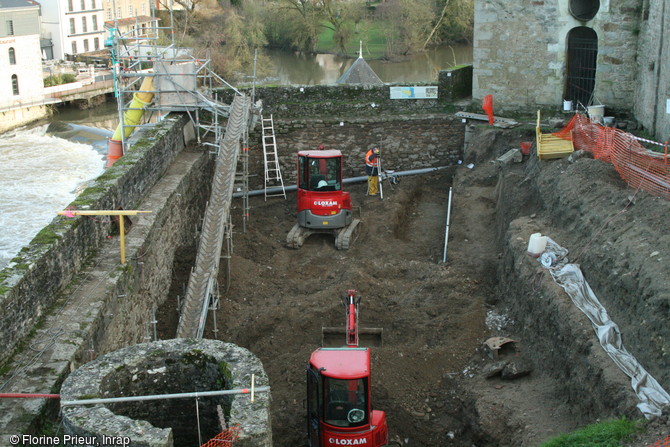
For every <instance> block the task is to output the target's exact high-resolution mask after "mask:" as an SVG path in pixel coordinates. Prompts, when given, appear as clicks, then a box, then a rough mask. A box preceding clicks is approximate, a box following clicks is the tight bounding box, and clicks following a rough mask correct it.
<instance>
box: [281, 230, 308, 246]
mask: <svg viewBox="0 0 670 447" xmlns="http://www.w3.org/2000/svg"><path fill="white" fill-rule="evenodd" d="M310 234H312V231H311V230H310V229H309V228H305V227H301V226H300V225H299V224H295V225H293V228H291V231H289V232H288V235H287V236H286V245H287V246H288V247H289V248H300V247H302V243H303V242H305V239H306V238H307V236H309V235H310Z"/></svg>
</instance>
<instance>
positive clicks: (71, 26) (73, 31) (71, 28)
mask: <svg viewBox="0 0 670 447" xmlns="http://www.w3.org/2000/svg"><path fill="white" fill-rule="evenodd" d="M75 32H76V29H75V27H74V19H73V18H70V34H75Z"/></svg>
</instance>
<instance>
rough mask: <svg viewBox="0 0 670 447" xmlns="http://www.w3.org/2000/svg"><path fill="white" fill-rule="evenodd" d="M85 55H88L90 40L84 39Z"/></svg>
mask: <svg viewBox="0 0 670 447" xmlns="http://www.w3.org/2000/svg"><path fill="white" fill-rule="evenodd" d="M84 53H88V39H84Z"/></svg>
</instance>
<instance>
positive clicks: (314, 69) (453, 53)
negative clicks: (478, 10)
mask: <svg viewBox="0 0 670 447" xmlns="http://www.w3.org/2000/svg"><path fill="white" fill-rule="evenodd" d="M264 51H265V54H266V55H267V56H268V58H269V59H270V61H272V63H273V64H274V68H275V71H276V72H275V73H274V74H273V75H271V76H267V77H264V78H262V79H259V81H258V83H259V84H261V85H264V84H279V85H290V84H297V85H319V84H334V83H335V82H336V81H337V80H338V79H339V78H340V76H342V75H343V74H344V72H345V71H347V69H348V68H349V67H351V65H352V64H353V63H354V61H355V60H356V59H352V58H345V57H341V56H336V55H333V54H316V55H314V54H305V53H298V52H289V51H284V50H264ZM363 57H365V56H363ZM365 61H366V62H367V63H368V65H370V68H372V69H373V70H374V72H375V73H377V76H379V78H380V79H381V80H382V81H383V82H386V83H390V84H393V83H403V82H430V81H436V80H437V74H438V72H439V71H440V70H445V69H447V68H450V67H453V66H455V65H461V64H471V63H472V45H466V44H458V45H447V46H442V47H438V48H431V49H429V50H426V51H425V52H423V53H419V54H415V55H412V56H411V57H408V58H407V59H405V60H402V61H396V62H387V61H382V60H368V59H366V60H365Z"/></svg>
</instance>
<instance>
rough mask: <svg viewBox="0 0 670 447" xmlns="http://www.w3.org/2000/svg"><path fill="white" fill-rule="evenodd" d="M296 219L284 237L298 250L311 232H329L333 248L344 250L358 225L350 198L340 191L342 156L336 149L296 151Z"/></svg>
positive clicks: (347, 194)
mask: <svg viewBox="0 0 670 447" xmlns="http://www.w3.org/2000/svg"><path fill="white" fill-rule="evenodd" d="M297 182H298V200H297V212H298V213H297V220H298V222H297V223H296V224H295V226H294V227H293V229H291V231H290V232H289V234H288V236H287V238H286V244H287V245H288V246H289V247H291V248H300V247H301V246H302V244H303V242H304V240H305V239H306V238H307V237H308V236H309V235H310V234H313V233H332V234H334V235H335V236H336V237H335V246H336V247H337V249H339V250H346V249H348V248H349V244H350V242H351V240H352V238H353V236H354V230H355V229H356V226H357V225H358V223H359V222H360V220H359V219H354V217H353V211H352V206H351V196H350V195H349V193H348V192H345V191H343V190H342V153H341V152H340V151H338V150H316V151H300V152H298V172H297Z"/></svg>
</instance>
